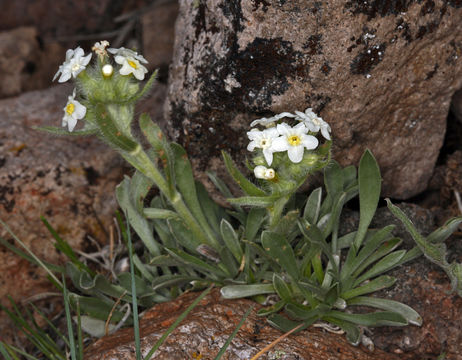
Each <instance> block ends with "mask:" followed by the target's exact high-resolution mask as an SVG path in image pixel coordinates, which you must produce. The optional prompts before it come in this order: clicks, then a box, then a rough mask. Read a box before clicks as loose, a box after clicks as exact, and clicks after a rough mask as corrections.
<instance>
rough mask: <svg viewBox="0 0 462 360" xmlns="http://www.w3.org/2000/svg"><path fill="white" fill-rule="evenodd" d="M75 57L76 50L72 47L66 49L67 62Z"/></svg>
mask: <svg viewBox="0 0 462 360" xmlns="http://www.w3.org/2000/svg"><path fill="white" fill-rule="evenodd" d="M73 57H74V50H72V49H69V50H67V51H66V61H65V62H68V61H69V60H70V59H72V58H73Z"/></svg>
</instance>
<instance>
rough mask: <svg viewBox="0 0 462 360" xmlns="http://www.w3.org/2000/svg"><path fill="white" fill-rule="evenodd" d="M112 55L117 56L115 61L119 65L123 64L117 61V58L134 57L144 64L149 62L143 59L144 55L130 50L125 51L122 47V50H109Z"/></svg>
mask: <svg viewBox="0 0 462 360" xmlns="http://www.w3.org/2000/svg"><path fill="white" fill-rule="evenodd" d="M107 51H109V52H110V53H111V54H113V55H115V61H116V63H117V64H121V62H119V61H117V57H118V56H121V57H132V58H134V59H135V60H138V61H139V62H141V63H143V64H147V63H148V61H147V60H146V59H145V58H144V57H143V55H140V54H138V53H137V52H136V51H133V50H130V49H125V48H124V47H121V48H120V49H115V48H109V49H107Z"/></svg>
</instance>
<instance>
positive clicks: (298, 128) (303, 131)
mask: <svg viewBox="0 0 462 360" xmlns="http://www.w3.org/2000/svg"><path fill="white" fill-rule="evenodd" d="M292 129H293V130H294V131H295V132H296V134H297V135H301V134H306V133H307V132H308V128H307V127H306V126H305V124H304V123H299V124H297V125H295V126H294V127H293V128H292Z"/></svg>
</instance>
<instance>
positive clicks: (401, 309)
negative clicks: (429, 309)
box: [348, 296, 422, 326]
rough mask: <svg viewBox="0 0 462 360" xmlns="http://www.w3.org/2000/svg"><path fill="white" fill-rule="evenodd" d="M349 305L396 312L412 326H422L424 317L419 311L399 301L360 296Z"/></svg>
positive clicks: (349, 302) (349, 301) (350, 301)
mask: <svg viewBox="0 0 462 360" xmlns="http://www.w3.org/2000/svg"><path fill="white" fill-rule="evenodd" d="M348 305H349V306H350V305H359V306H370V307H374V308H377V309H381V310H386V311H392V312H396V313H398V314H400V315H401V316H403V317H404V318H405V319H407V320H408V321H409V323H410V324H413V325H417V326H420V325H422V317H421V316H420V315H419V314H418V313H417V311H415V310H414V309H413V308H411V307H409V306H407V305H405V304H403V303H400V302H398V301H394V300H389V299H380V298H375V297H369V296H358V297H355V298H353V299H351V300H348Z"/></svg>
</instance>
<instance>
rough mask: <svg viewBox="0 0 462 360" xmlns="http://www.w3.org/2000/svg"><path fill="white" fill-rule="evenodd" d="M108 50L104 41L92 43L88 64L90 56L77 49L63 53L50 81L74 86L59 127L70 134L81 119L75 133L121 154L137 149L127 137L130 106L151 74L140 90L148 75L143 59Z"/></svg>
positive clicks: (125, 51)
mask: <svg viewBox="0 0 462 360" xmlns="http://www.w3.org/2000/svg"><path fill="white" fill-rule="evenodd" d="M108 47H109V42H107V41H101V42H97V43H95V44H94V46H93V48H92V50H93V52H94V53H95V54H96V56H95V57H94V59H95V60H94V61H93V62H92V63H90V61H91V60H92V57H93V54H92V53H90V54H88V55H85V53H84V51H83V49H82V48H80V47H77V48H76V49H74V50H72V49H69V50H67V52H66V59H65V61H64V63H63V64H62V65H60V67H59V70H58V72H57V73H56V75H55V76H54V78H53V80H56V79H58V82H60V83H63V82H66V81H68V80H73V82H74V83H75V89H74V90H73V92H72V95H71V96H69V97H68V101H67V104H66V106H65V107H64V116H63V119H62V126H63V127H66V128H67V130H68V131H69V132H72V131H74V129H75V127H76V125H77V123H78V121H79V120H83V121H84V126H83V128H82V129H80V130H79V131H75V133H78V134H96V135H99V136H100V137H101V138H102V139H103V140H105V141H106V142H108V143H109V144H110V145H112V146H114V147H116V148H118V149H120V150H122V151H127V152H133V151H135V150H136V149H138V144H137V142H136V141H135V139H134V138H133V136H132V134H131V122H132V120H133V115H134V105H135V102H136V101H137V100H139V98H140V97H141V96H142V95H143V94H144V93H145V92H146V91H147V90H149V88H150V86H151V85H152V82H153V80H154V75H153V77H151V79H150V80H149V81H148V83H147V84H146V86H145V87H144V88H143V89H142V90H140V81H141V80H144V78H145V75H146V73H147V72H148V70H147V69H146V67H145V66H144V65H143V64H147V60H146V59H145V58H144V57H143V56H142V55H140V54H138V53H137V52H135V51H133V50H130V49H126V48H123V47H122V48H119V49H115V48H108ZM52 132H53V131H52ZM55 132H56V131H55Z"/></svg>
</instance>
